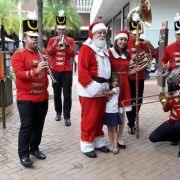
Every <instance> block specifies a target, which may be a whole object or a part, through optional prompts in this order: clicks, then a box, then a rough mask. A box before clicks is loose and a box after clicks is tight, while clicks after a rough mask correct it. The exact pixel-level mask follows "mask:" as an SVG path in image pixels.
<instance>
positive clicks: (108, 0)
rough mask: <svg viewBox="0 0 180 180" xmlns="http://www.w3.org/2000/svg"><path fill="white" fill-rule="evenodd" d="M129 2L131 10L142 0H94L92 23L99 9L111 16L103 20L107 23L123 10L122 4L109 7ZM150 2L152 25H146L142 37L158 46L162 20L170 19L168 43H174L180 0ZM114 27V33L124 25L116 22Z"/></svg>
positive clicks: (150, 0)
mask: <svg viewBox="0 0 180 180" xmlns="http://www.w3.org/2000/svg"><path fill="white" fill-rule="evenodd" d="M128 2H129V5H130V10H132V9H134V8H135V7H137V6H138V4H139V2H140V0H94V3H93V7H92V11H91V16H90V19H91V23H92V22H93V21H94V20H97V16H96V15H97V13H98V11H99V10H101V13H102V14H103V12H105V13H106V15H109V18H108V20H107V21H106V22H104V21H103V20H102V21H103V22H104V23H107V22H108V21H110V20H111V19H112V18H113V17H114V15H116V14H118V13H119V12H120V11H123V7H121V6H118V8H116V9H110V10H109V7H114V8H115V7H116V6H113V4H117V3H118V4H121V5H123V6H124V5H125V4H126V3H128ZM149 2H150V4H151V11H152V26H151V28H150V29H147V28H146V27H144V34H142V35H141V37H142V38H145V39H147V40H150V41H151V42H152V44H153V45H154V46H155V47H157V46H158V40H159V34H160V22H162V21H168V27H169V36H168V39H169V40H168V44H170V43H172V42H173V41H175V36H174V17H175V16H176V13H177V12H179V13H180V0H149ZM102 11H103V12H102ZM114 11H115V12H114ZM112 12H113V13H112ZM112 14H113V15H112ZM106 19H107V18H106ZM121 22H122V20H121ZM116 23H117V24H116ZM114 27H115V29H114V30H113V31H112V32H113V33H114V32H115V31H116V30H117V29H118V27H122V26H120V25H119V22H115V23H114Z"/></svg>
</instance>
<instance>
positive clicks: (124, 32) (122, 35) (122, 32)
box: [114, 30, 129, 41]
mask: <svg viewBox="0 0 180 180" xmlns="http://www.w3.org/2000/svg"><path fill="white" fill-rule="evenodd" d="M115 34H116V36H115V38H114V41H116V40H117V39H119V38H126V39H129V31H127V30H120V31H117V32H116V33H115Z"/></svg>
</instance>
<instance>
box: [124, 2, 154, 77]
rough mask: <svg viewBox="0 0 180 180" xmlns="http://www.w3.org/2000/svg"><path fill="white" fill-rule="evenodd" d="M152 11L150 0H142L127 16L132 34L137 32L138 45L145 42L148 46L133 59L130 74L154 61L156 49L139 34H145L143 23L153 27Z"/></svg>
mask: <svg viewBox="0 0 180 180" xmlns="http://www.w3.org/2000/svg"><path fill="white" fill-rule="evenodd" d="M151 22H152V13H151V8H150V3H149V1H148V0H141V1H140V4H139V6H138V7H136V8H134V9H133V10H131V11H130V12H129V14H128V16H127V23H128V28H129V31H130V32H131V33H132V34H136V46H137V47H138V45H139V43H144V44H145V46H147V47H146V49H147V50H146V52H140V53H139V54H138V56H137V57H136V58H134V59H132V60H131V62H130V65H129V72H128V74H134V73H136V72H137V71H141V70H142V69H144V68H146V67H148V66H150V64H151V61H152V59H153V58H152V51H155V49H154V47H153V46H152V44H151V43H150V42H148V43H147V41H144V40H141V39H139V36H138V34H143V33H144V29H143V23H144V24H145V25H146V26H147V27H151Z"/></svg>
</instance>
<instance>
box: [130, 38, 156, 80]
mask: <svg viewBox="0 0 180 180" xmlns="http://www.w3.org/2000/svg"><path fill="white" fill-rule="evenodd" d="M139 41H140V44H139V47H138V51H139V56H138V57H139V58H141V57H143V56H144V55H145V54H146V53H149V52H151V55H152V57H153V58H157V57H158V53H157V51H156V50H155V48H154V47H153V46H152V45H151V44H150V43H149V44H150V45H147V44H146V43H145V40H143V39H140V40H139ZM128 48H129V52H130V54H131V56H132V57H133V55H135V54H136V53H137V49H136V46H135V41H134V40H133V39H132V38H130V39H129V42H128ZM138 77H139V80H144V69H142V70H141V71H139V73H138ZM129 78H130V79H132V80H135V79H136V74H132V75H129Z"/></svg>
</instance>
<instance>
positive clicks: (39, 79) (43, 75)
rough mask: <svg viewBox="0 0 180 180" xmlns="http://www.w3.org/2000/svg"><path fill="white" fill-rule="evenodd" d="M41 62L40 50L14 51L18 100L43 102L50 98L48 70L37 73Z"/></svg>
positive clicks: (13, 63) (13, 59)
mask: <svg viewBox="0 0 180 180" xmlns="http://www.w3.org/2000/svg"><path fill="white" fill-rule="evenodd" d="M39 62H40V57H39V54H38V52H32V51H30V50H28V49H27V48H23V49H20V50H18V51H16V52H14V54H13V56H12V67H13V70H14V73H15V76H16V88H17V97H16V98H17V100H28V101H32V102H41V101H44V100H47V99H48V91H47V88H48V78H47V72H46V70H43V71H41V72H39V73H38V74H37V73H36V71H35V70H36V68H37V66H38V63H39Z"/></svg>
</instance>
